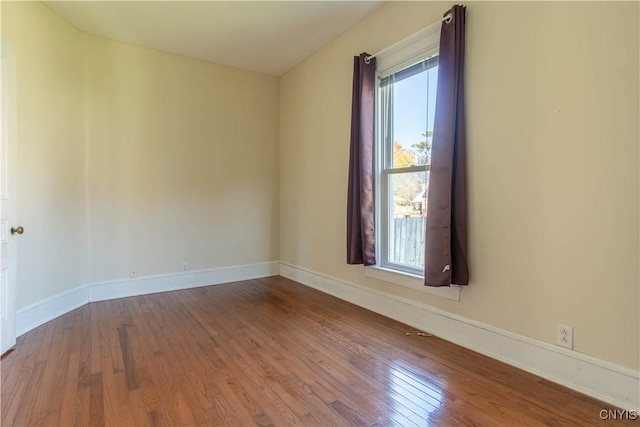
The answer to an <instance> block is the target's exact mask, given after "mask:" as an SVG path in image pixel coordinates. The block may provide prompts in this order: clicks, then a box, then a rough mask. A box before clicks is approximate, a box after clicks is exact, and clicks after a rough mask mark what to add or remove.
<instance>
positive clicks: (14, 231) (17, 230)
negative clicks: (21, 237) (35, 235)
mask: <svg viewBox="0 0 640 427" xmlns="http://www.w3.org/2000/svg"><path fill="white" fill-rule="evenodd" d="M22 233H24V227H23V226H21V225H20V226H18V227H11V234H22Z"/></svg>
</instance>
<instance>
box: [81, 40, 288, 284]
mask: <svg viewBox="0 0 640 427" xmlns="http://www.w3.org/2000/svg"><path fill="white" fill-rule="evenodd" d="M84 52H85V61H86V62H85V65H86V68H85V72H86V76H85V79H86V80H85V81H86V88H87V90H86V99H87V120H86V122H87V146H88V155H87V170H88V194H89V218H90V242H91V260H90V278H91V281H102V280H109V279H113V278H123V277H127V276H128V275H129V267H131V266H135V267H137V268H138V275H139V276H147V275H153V274H162V273H171V272H178V271H180V267H181V263H182V262H183V261H186V262H188V263H189V268H190V269H192V270H193V269H202V268H213V267H222V266H232V265H241V264H249V263H256V262H264V261H274V260H278V250H279V248H278V238H279V233H278V208H279V206H278V154H277V153H278V80H277V78H275V77H270V76H266V75H262V74H257V73H252V72H247V71H241V70H238V69H234V68H229V67H223V66H219V65H215V64H211V63H207V62H203V61H198V60H194V59H189V58H185V57H180V56H176V55H172V54H167V53H163V52H159V51H155V50H151V49H143V48H139V47H135V46H131V45H126V44H122V43H118V42H113V41H109V40H105V39H102V38H97V37H93V36H88V35H86V36H84Z"/></svg>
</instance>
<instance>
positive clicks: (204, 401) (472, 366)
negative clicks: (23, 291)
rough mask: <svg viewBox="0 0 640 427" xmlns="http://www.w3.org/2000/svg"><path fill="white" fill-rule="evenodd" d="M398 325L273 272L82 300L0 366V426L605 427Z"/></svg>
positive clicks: (498, 369) (563, 393)
mask: <svg viewBox="0 0 640 427" xmlns="http://www.w3.org/2000/svg"><path fill="white" fill-rule="evenodd" d="M408 331H410V328H409V327H408V326H406V325H403V324H400V323H398V322H395V321H393V320H390V319H388V318H385V317H382V316H379V315H377V314H375V313H372V312H370V311H367V310H364V309H361V308H359V307H356V306H354V305H352V304H349V303H346V302H343V301H341V300H338V299H336V298H334V297H331V296H329V295H326V294H323V293H321V292H318V291H316V290H313V289H311V288H308V287H305V286H303V285H300V284H298V283H295V282H293V281H290V280H287V279H284V278H282V277H272V278H266V279H260V280H251V281H246V282H238V283H232V284H227V285H218V286H210V287H205V288H197V289H190V290H183V291H175V292H167V293H162V294H154V295H146V296H140V297H133V298H124V299H118V300H111V301H104V302H98V303H90V304H88V305H85V306H84V307H81V308H79V309H77V310H74V311H73V312H70V313H68V314H66V315H64V316H62V317H60V318H57V319H55V320H53V321H51V322H49V323H47V324H45V325H42V326H40V327H38V328H36V329H34V330H32V331H30V332H28V333H27V334H25V335H23V336H21V337H20V338H19V339H18V344H17V346H16V349H15V350H14V351H12V352H11V353H9V354H8V355H6V356H5V357H4V358H3V359H2V361H1V362H0V369H1V371H2V390H1V398H2V404H1V410H2V415H1V422H2V425H3V426H9V425H18V426H44V425H46V426H53V425H61V426H70V425H78V426H87V425H109V426H126V425H172V426H178V425H233V426H250V425H259V426H269V425H274V426H286V425H300V426H346V425H358V426H361V425H362V426H365V425H367V426H392V425H402V426H416V425H419V426H426V425H436V426H454V425H470V426H484V425H486V426H528V425H551V426H565V425H608V424H611V422H610V421H609V422H605V421H602V420H600V418H599V413H600V410H601V409H611V407H610V406H608V405H606V404H603V403H601V402H598V401H596V400H594V399H591V398H588V397H586V396H583V395H580V394H578V393H576V392H573V391H570V390H568V389H565V388H563V387H560V386H558V385H555V384H551V383H549V382H548V381H545V380H542V379H541V378H539V377H536V376H534V375H531V374H528V373H526V372H523V371H521V370H518V369H515V368H512V367H510V366H507V365H505V364H503V363H500V362H497V361H495V360H492V359H489V358H487V357H484V356H482V355H479V354H477V353H474V352H472V351H469V350H466V349H464V348H461V347H459V346H456V345H454V344H451V343H448V342H446V341H443V340H441V339H439V338H436V337H418V336H406V335H405V332H408ZM626 423H627V424H629V425H631V424H633V425H638V424H637V423H632V422H630V421H628V422H626ZM616 424H617V425H621V424H625V423H620V422H616Z"/></svg>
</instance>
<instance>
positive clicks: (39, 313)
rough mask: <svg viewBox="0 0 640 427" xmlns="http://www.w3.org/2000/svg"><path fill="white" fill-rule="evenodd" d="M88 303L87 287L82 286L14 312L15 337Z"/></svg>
mask: <svg viewBox="0 0 640 427" xmlns="http://www.w3.org/2000/svg"><path fill="white" fill-rule="evenodd" d="M88 301H89V291H88V289H87V285H82V286H78V287H77V288H75V289H71V290H70V291H67V292H63V293H61V294H57V295H54V296H52V297H49V298H47V299H45V300H42V301H38V302H36V303H34V304H31V305H28V306H26V307H24V308H21V309H20V310H18V311H17V312H16V336H18V337H19V336H20V335H22V334H25V333H27V332H29V331H30V330H32V329H34V328H37V327H38V326H40V325H42V324H44V323H47V322H48V321H50V320H53V319H55V318H56V317H60V316H62V315H63V314H66V313H68V312H70V311H71V310H75V309H76V308H78V307H82V306H83V305H85V304H86V303H87V302H88Z"/></svg>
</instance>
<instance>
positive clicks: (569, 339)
mask: <svg viewBox="0 0 640 427" xmlns="http://www.w3.org/2000/svg"><path fill="white" fill-rule="evenodd" d="M556 341H557V344H558V345H560V346H562V347H566V348H568V349H570V350H573V327H571V326H565V325H558V329H557V336H556Z"/></svg>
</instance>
